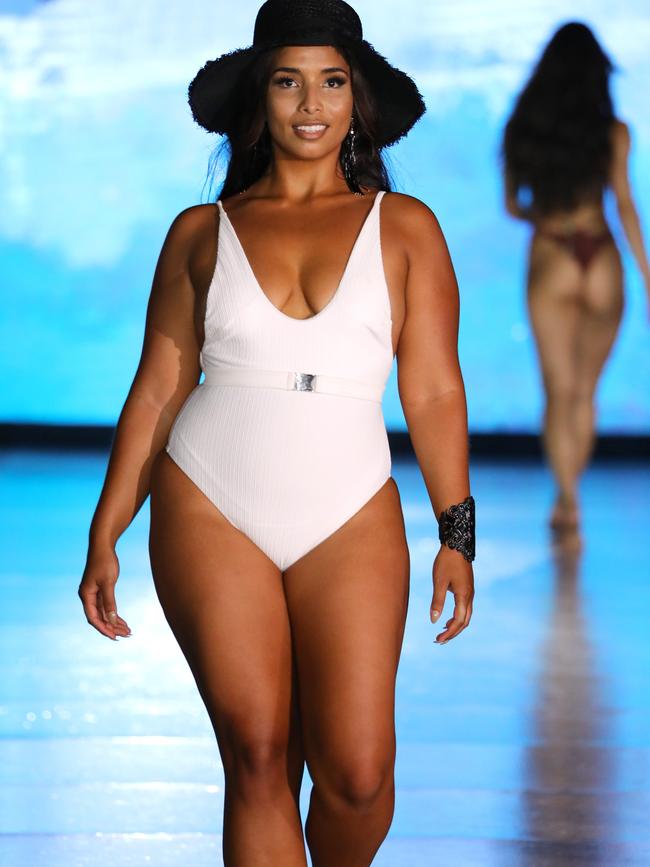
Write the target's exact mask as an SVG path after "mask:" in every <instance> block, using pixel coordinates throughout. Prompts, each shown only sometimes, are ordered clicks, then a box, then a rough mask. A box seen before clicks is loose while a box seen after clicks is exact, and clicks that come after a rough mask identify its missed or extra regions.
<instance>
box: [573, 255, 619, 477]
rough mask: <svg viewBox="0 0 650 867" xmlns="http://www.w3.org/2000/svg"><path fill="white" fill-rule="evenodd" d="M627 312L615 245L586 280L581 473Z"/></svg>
mask: <svg viewBox="0 0 650 867" xmlns="http://www.w3.org/2000/svg"><path fill="white" fill-rule="evenodd" d="M622 313H623V271H622V266H621V259H620V256H619V253H618V250H617V249H616V247H615V246H614V244H607V245H606V246H605V247H603V248H602V249H601V250H600V251H599V253H598V255H597V257H596V258H595V259H594V260H593V263H592V264H591V266H590V268H589V271H588V273H587V275H586V277H585V281H584V286H583V292H582V317H581V325H580V331H579V335H578V345H577V357H576V388H577V391H576V407H575V423H576V439H577V444H578V449H577V452H578V454H577V461H578V471H579V472H580V473H581V472H583V471H584V469H585V468H586V466H587V463H588V462H589V459H590V457H591V453H592V450H593V444H594V439H595V423H594V395H595V392H596V386H597V384H598V379H599V377H600V374H601V372H602V370H603V367H604V365H605V362H606V361H607V358H608V356H609V353H610V351H611V348H612V345H613V343H614V340H615V338H616V334H617V332H618V327H619V325H620V322H621V315H622Z"/></svg>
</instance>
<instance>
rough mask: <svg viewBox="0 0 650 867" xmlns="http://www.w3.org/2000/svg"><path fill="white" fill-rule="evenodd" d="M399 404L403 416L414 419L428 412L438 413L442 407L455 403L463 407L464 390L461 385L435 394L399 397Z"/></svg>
mask: <svg viewBox="0 0 650 867" xmlns="http://www.w3.org/2000/svg"><path fill="white" fill-rule="evenodd" d="M400 402H401V404H402V409H403V411H404V416H405V418H406V419H407V420H408V419H409V418H415V417H417V416H419V415H422V414H423V413H424V414H427V413H429V412H430V411H433V412H439V411H440V407H441V406H442V405H454V404H456V403H460V404H462V406H463V407H464V406H465V389H464V388H463V386H462V385H454V386H450V387H449V388H447V389H445V390H444V391H439V392H436V393H420V394H417V395H415V394H414V395H409V396H406V395H400Z"/></svg>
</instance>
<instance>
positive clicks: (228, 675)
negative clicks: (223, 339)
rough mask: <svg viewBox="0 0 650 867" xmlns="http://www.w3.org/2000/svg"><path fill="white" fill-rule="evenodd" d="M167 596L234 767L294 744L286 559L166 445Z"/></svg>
mask: <svg viewBox="0 0 650 867" xmlns="http://www.w3.org/2000/svg"><path fill="white" fill-rule="evenodd" d="M150 555H151V567H152V572H153V578H154V583H155V587H156V591H157V594H158V598H159V599H160V603H161V605H162V608H163V611H164V613H165V616H166V618H167V621H168V622H169V624H170V626H171V629H172V631H173V632H174V635H175V637H176V639H177V640H178V643H179V645H180V647H181V650H182V651H183V653H184V655H185V657H186V659H187V661H188V663H189V665H190V668H191V670H192V673H193V675H194V677H195V680H196V683H197V686H198V688H199V691H200V693H201V696H202V698H203V700H204V702H205V705H206V708H207V710H208V713H209V715H210V718H211V721H212V723H213V726H214V729H215V733H216V735H217V740H218V742H219V748H220V750H221V754H222V758H223V761H224V767H225V768H226V770H228V765H229V763H230V762H231V761H232V760H233V756H235V755H241V753H242V751H244V752H245V751H246V750H248V751H249V752H250V756H251V759H254V754H255V752H256V751H257V752H260V751H263V750H267V751H268V749H269V748H274V749H275V748H277V749H278V750H281V749H282V748H283V746H284V747H286V742H287V739H288V732H289V722H290V706H291V690H292V682H291V681H292V659H291V635H290V629H289V619H288V614H287V607H286V603H285V598H284V591H283V587H282V577H281V574H280V572H279V570H278V569H277V567H276V566H275V565H274V564H273V563H272V562H271V561H270V560H269V559H268V558H267V557H266V556H265V555H264V554H263V553H262V552H261V551H260V550H259V549H258V548H257V547H256V546H255V545H254V544H253V543H252V542H251V541H250V540H248V539H247V537H246V536H245V535H244V534H242V533H241V532H240V531H239V530H237V529H236V528H234V527H233V526H232V525H231V524H230V523H229V522H228V521H227V520H226V518H225V517H224V516H223V515H222V514H221V513H220V512H219V511H218V510H217V509H216V508H215V507H214V506H213V505H212V503H211V502H210V501H209V500H208V499H207V498H206V497H205V496H204V495H203V494H202V493H201V491H200V490H199V489H198V488H197V487H196V486H195V485H194V484H193V483H192V482H191V481H190V479H189V478H188V477H187V476H186V475H185V474H184V473H183V472H182V471H181V470H180V469H179V468H178V467H177V466H176V464H174V463H173V461H172V460H171V458H170V457H169V456H168V455H167V454H166V453H164V452H163V453H162V454H161V455H160V456H159V457H158V459H157V460H156V464H155V465H154V468H153V472H152V482H151V533H150Z"/></svg>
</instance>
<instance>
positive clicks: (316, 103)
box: [300, 82, 321, 114]
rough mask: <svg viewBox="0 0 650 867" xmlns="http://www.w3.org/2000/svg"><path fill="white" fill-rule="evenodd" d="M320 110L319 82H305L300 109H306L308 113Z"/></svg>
mask: <svg viewBox="0 0 650 867" xmlns="http://www.w3.org/2000/svg"><path fill="white" fill-rule="evenodd" d="M320 110H321V94H320V90H319V84H318V83H317V82H313V83H311V84H305V86H304V88H303V92H302V99H301V101H300V111H304V112H305V113H306V114H313V113H314V112H318V111H320Z"/></svg>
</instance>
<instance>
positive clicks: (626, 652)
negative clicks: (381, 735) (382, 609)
mask: <svg viewBox="0 0 650 867" xmlns="http://www.w3.org/2000/svg"><path fill="white" fill-rule="evenodd" d="M104 467H105V456H104V455H101V454H84V453H79V454H63V453H51V454H46V453H36V452H27V451H25V452H21V451H5V452H2V453H0V468H1V473H2V486H1V491H2V493H1V498H2V499H1V503H0V550H1V551H2V558H1V560H0V570H1V573H2V604H1V606H0V618H1V626H2V629H1V637H0V642H1V650H2V654H1V662H0V665H1V671H0V675H1V687H0V832H1V833H2V836H1V837H0V864H2V865H11V867H16V865H21V867H22V865H29V867H36V865H48V867H94V865H106V864H108V863H119V864H120V865H122V867H132V865H154V867H171V865H173V867H207V865H210V867H215V865H219V864H221V863H222V860H221V838H220V822H221V810H222V802H223V773H222V769H221V766H220V763H219V758H218V752H217V748H216V744H215V743H214V741H213V737H212V733H211V729H210V725H209V722H208V718H207V715H206V713H205V710H204V709H203V706H202V704H201V702H200V700H199V697H198V694H197V692H196V689H195V686H194V682H193V680H192V679H191V676H190V674H189V670H188V669H187V666H186V664H185V661H184V659H183V657H182V656H181V654H180V651H179V650H178V648H177V646H176V644H175V641H174V639H173V637H172V635H171V633H170V631H169V628H168V626H167V624H166V622H165V620H164V618H163V616H162V612H161V610H160V608H159V606H158V603H157V600H156V597H155V595H154V591H153V587H152V584H151V579H150V572H149V565H148V559H147V545H146V535H147V523H148V520H147V518H148V514H147V508H146V507H145V509H143V511H142V513H141V514H140V516H139V517H138V518H137V520H136V521H135V522H134V524H133V526H132V527H131V528H130V530H129V531H128V533H127V534H126V535H125V536H124V538H123V539H122V541H121V543H120V548H119V553H120V560H121V566H122V574H121V577H120V581H119V584H118V602H119V606H120V610H121V611H122V612H123V613H124V615H125V616H126V617H127V619H128V621H129V624H130V625H131V628H132V630H133V636H132V637H131V638H130V639H127V640H123V641H119V642H117V643H113V642H110V641H108V640H107V639H104V638H102V637H101V636H99V635H98V634H97V633H95V632H94V630H92V629H91V628H90V627H89V626H88V625H87V624H86V622H85V620H84V618H83V616H82V610H81V605H80V603H79V600H78V598H77V596H76V589H77V585H78V582H79V578H80V573H81V569H82V566H83V559H84V554H85V542H86V533H87V527H88V522H89V519H90V515H91V513H92V509H93V507H94V504H95V501H96V497H97V494H98V491H99V487H100V484H101V481H102V477H103V472H104ZM393 474H394V477H395V479H396V480H397V483H398V485H399V488H400V492H401V496H402V502H403V506H404V513H405V518H406V522H407V531H408V538H409V545H410V551H411V559H412V576H411V588H412V589H411V598H410V605H409V615H408V622H407V628H406V635H405V639H404V649H403V655H402V659H401V664H400V670H399V675H398V684H397V707H396V716H397V735H398V752H397V766H396V781H397V793H396V808H395V816H394V819H393V824H392V827H391V830H390V834H389V836H388V838H387V839H386V841H385V843H384V844H383V846H382V848H381V850H380V852H379V854H378V855H377V857H376V859H375V861H374V862H373V864H376V865H378V867H425V865H426V867H437V865H445V867H446V865H448V864H450V863H451V864H454V865H457V867H515V865H516V867H533V865H534V867H547V865H548V867H565V865H567V867H568V865H572V867H573V865H590V867H593V865H598V867H600V865H602V867H605V865H606V867H622V865H650V821H649V819H650V690H649V689H648V687H649V682H650V674H649V673H650V640H649V634H650V628H649V627H650V617H649V612H650V604H649V603H650V568H649V566H648V539H649V538H650V536H649V534H648V527H649V525H650V521H649V519H650V466H649V465H648V464H646V465H632V464H629V463H628V464H618V465H617V464H599V465H596V466H594V467H592V469H591V470H590V471H589V473H588V474H587V476H586V477H585V479H584V483H583V487H582V490H583V502H584V529H585V543H584V547H583V550H582V552H581V554H574V555H571V554H570V553H565V554H564V555H560V554H559V553H558V552H557V551H555V552H554V551H553V550H552V548H551V547H550V545H549V538H548V534H547V531H546V527H545V517H546V511H547V508H548V506H549V504H550V499H551V483H550V479H549V476H548V474H547V471H546V470H545V469H544V468H543V467H542V466H541V465H538V464H535V463H520V464H510V465H509V464H505V463H489V462H481V463H477V464H475V465H474V467H473V492H474V495H475V497H476V500H477V509H478V511H477V513H478V541H477V561H476V564H475V566H476V569H475V571H476V583H477V598H476V603H475V615H474V620H473V623H472V625H471V627H470V629H469V630H467V631H466V632H465V633H464V634H463V635H462V636H461V637H459V638H458V639H457V640H455V641H453V642H451V643H450V644H449V645H446V646H443V647H438V646H434V645H433V638H434V635H435V633H436V632H437V631H439V627H433V626H432V625H431V623H430V622H429V619H428V611H429V604H430V597H431V580H430V575H431V564H432V560H433V556H434V553H435V550H436V542H435V536H436V526H435V523H434V521H433V518H432V514H431V508H430V505H429V503H428V499H427V497H426V491H425V488H424V485H423V482H422V479H421V477H420V474H419V471H418V469H417V466H416V465H415V464H414V463H412V462H409V461H406V460H396V461H395V463H394V467H393ZM310 785H311V783H310V780H309V777H308V775H307V774H306V775H305V781H304V787H303V792H302V795H303V801H302V803H303V818H304V815H305V813H306V807H307V798H308V793H309V788H310Z"/></svg>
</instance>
